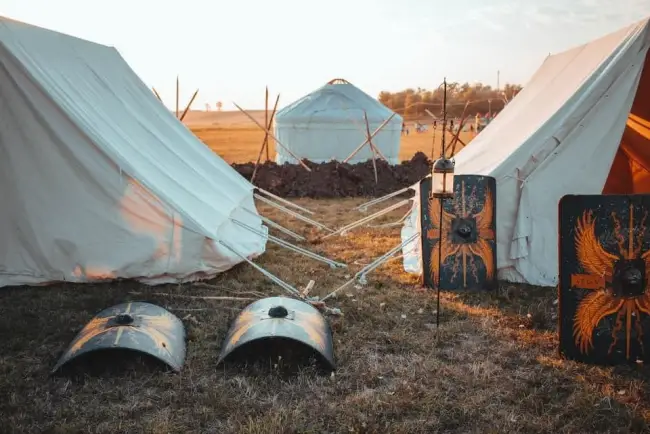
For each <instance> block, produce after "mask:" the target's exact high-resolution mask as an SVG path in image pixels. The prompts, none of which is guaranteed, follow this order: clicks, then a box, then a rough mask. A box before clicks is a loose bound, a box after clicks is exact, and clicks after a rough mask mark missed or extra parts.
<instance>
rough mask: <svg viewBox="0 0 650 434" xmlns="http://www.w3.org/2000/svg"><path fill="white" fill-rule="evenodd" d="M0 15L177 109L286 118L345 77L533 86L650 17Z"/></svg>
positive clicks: (66, 2)
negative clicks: (238, 109)
mask: <svg viewBox="0 0 650 434" xmlns="http://www.w3.org/2000/svg"><path fill="white" fill-rule="evenodd" d="M0 15H2V16H5V17H9V18H13V19H16V20H19V21H24V22H27V23H29V24H34V25H37V26H41V27H45V28H48V29H52V30H56V31H59V32H63V33H67V34H70V35H73V36H77V37H80V38H83V39H87V40H90V41H94V42H98V43H101V44H105V45H110V46H114V47H115V48H117V49H118V50H119V52H120V53H121V54H122V56H123V57H124V58H125V59H126V61H127V62H128V63H129V64H130V65H131V67H132V68H133V69H134V70H135V72H136V73H137V74H138V75H139V76H140V78H141V79H142V80H143V81H144V82H145V83H146V84H147V85H149V86H153V87H155V88H156V89H157V90H158V92H159V93H160V94H161V96H162V98H163V100H164V102H165V103H166V105H168V106H169V107H172V106H173V105H174V104H175V86H176V76H177V75H178V76H180V88H181V92H180V94H181V98H180V100H181V105H184V104H185V103H187V101H188V100H189V99H190V96H191V95H192V93H193V92H194V90H196V88H199V95H198V97H197V99H196V102H195V103H194V104H193V108H194V109H199V110H201V109H204V108H205V104H206V103H210V104H211V105H212V106H213V107H214V104H215V103H216V102H217V101H221V102H222V103H223V109H224V110H231V109H234V106H233V104H232V103H233V102H236V103H237V104H239V105H240V106H242V107H244V108H246V109H259V108H263V107H264V89H265V86H268V87H269V92H270V100H271V102H270V104H272V103H273V101H274V100H275V96H276V95H277V93H280V94H281V96H280V107H282V106H284V105H287V104H290V103H291V102H293V101H294V100H296V99H298V98H300V97H302V96H304V95H306V94H307V93H309V92H311V91H313V90H315V89H317V88H318V87H320V86H322V85H323V84H325V83H326V82H327V81H329V80H330V79H332V78H344V79H346V80H348V81H349V82H351V83H353V84H354V85H356V86H357V87H359V88H361V89H362V90H364V91H365V92H367V93H368V94H370V95H372V96H374V97H377V96H378V94H379V92H380V91H382V90H388V91H399V90H403V89H405V88H408V87H412V88H417V87H422V88H428V89H431V88H436V87H438V85H439V84H440V83H441V82H442V80H443V78H444V77H446V78H447V80H448V81H450V82H453V81H457V82H460V83H463V82H470V83H472V82H476V81H480V82H482V83H484V84H489V85H492V86H496V85H497V71H500V83H501V85H503V84H505V83H508V82H509V83H518V84H523V85H525V83H526V82H527V80H528V79H529V78H530V77H531V76H532V74H533V73H534V72H535V70H536V69H537V67H539V65H540V64H541V63H542V61H543V60H544V58H545V57H546V56H547V55H548V54H549V53H557V52H560V51H564V50H566V49H569V48H571V47H573V46H576V45H580V44H583V43H586V42H588V41H590V40H592V39H595V38H598V37H600V36H603V35H605V34H607V33H610V32H612V31H615V30H617V29H619V28H621V27H624V26H627V25H629V24H632V23H634V22H636V21H639V20H641V19H643V18H645V17H647V16H650V1H648V0H452V1H449V0H445V1H442V0H400V1H397V2H396V1H395V0H329V1H328V2H315V1H305V0H274V1H269V0H231V1H224V0H183V1H174V2H172V1H169V0H112V1H93V0H56V1H53V0H0Z"/></svg>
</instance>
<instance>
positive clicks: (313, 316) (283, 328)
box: [217, 297, 336, 370]
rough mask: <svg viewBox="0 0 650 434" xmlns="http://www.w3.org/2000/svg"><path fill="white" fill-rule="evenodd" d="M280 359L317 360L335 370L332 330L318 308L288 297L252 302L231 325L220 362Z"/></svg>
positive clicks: (301, 361) (323, 365)
mask: <svg viewBox="0 0 650 434" xmlns="http://www.w3.org/2000/svg"><path fill="white" fill-rule="evenodd" d="M278 358H282V359H284V360H286V361H290V362H293V363H296V364H302V363H304V362H309V361H310V360H313V361H315V362H317V364H319V365H320V366H321V367H322V368H326V369H327V370H334V369H335V367H336V365H335V362H334V348H333V344H332V332H331V329H330V327H329V324H328V323H327V322H326V321H325V318H323V316H322V315H321V313H320V312H319V311H318V309H316V308H314V307H313V306H312V305H310V304H309V303H305V302H304V301H300V300H296V299H293V298H288V297H269V298H263V299H261V300H257V301H255V302H253V303H251V304H250V305H248V306H247V307H246V308H244V310H243V311H242V312H241V313H240V314H239V316H238V317H237V318H236V319H235V321H234V322H233V324H232V326H231V327H230V331H229V332H228V335H227V336H226V339H225V341H224V343H223V345H222V348H221V353H220V354H219V360H218V361H217V365H219V364H221V363H222V362H228V361H233V362H235V361H238V362H239V361H266V360H269V359H272V360H278Z"/></svg>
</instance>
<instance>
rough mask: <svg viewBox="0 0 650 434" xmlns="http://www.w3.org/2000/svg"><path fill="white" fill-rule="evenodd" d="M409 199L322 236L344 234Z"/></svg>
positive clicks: (404, 203)
mask: <svg viewBox="0 0 650 434" xmlns="http://www.w3.org/2000/svg"><path fill="white" fill-rule="evenodd" d="M410 201H411V199H405V200H403V201H401V202H398V203H396V204H394V205H391V206H389V207H388V208H384V209H383V210H381V211H377V212H376V213H374V214H371V215H369V216H367V217H364V218H362V219H360V220H357V221H355V222H352V223H350V224H349V225H346V226H343V227H342V228H340V229H337V230H336V231H334V232H332V233H330V234H327V235H325V236H324V237H323V239H326V238H329V237H331V236H333V235H338V234H340V235H344V234H345V233H346V232H348V231H350V230H352V229H354V228H357V227H359V226H362V225H364V224H366V223H368V222H369V221H371V220H374V219H376V218H377V217H381V216H382V215H384V214H388V213H389V212H391V211H393V210H396V209H397V208H400V207H402V206H404V205H406V204H407V203H409V202H410Z"/></svg>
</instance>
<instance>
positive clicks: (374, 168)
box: [363, 110, 379, 185]
mask: <svg viewBox="0 0 650 434" xmlns="http://www.w3.org/2000/svg"><path fill="white" fill-rule="evenodd" d="M363 119H364V120H365V121H366V137H367V138H368V144H369V145H370V150H371V151H372V169H373V170H374V171H375V185H377V184H378V183H379V178H378V177H377V160H375V146H374V145H373V144H372V140H371V139H370V124H369V123H368V114H367V113H366V111H365V110H364V111H363Z"/></svg>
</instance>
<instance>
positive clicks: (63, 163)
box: [0, 18, 266, 286]
mask: <svg viewBox="0 0 650 434" xmlns="http://www.w3.org/2000/svg"><path fill="white" fill-rule="evenodd" d="M252 189H253V187H252V185H251V184H250V183H248V182H247V181H246V180H245V179H244V178H243V177H241V176H240V175H239V174H237V173H236V172H235V171H234V170H233V169H232V168H231V167H230V166H229V165H228V164H227V163H225V162H224V161H223V160H221V159H220V158H219V157H218V156H217V155H215V154H214V153H213V152H211V151H210V150H209V149H208V148H207V147H206V146H205V145H203V144H202V143H201V142H200V141H199V140H198V139H197V138H196V137H195V136H194V135H193V134H192V133H191V132H190V131H189V130H187V129H186V127H185V126H183V125H182V124H181V123H180V122H179V121H178V120H177V119H176V118H175V117H174V116H173V115H172V114H171V113H170V111H169V110H167V109H166V108H165V107H164V106H163V105H162V104H161V103H160V102H159V101H158V100H157V99H156V97H155V96H154V95H153V94H152V92H151V91H150V90H149V89H148V88H147V86H146V85H145V84H144V83H143V82H142V81H141V80H140V79H139V78H138V76H137V75H136V74H135V73H134V71H133V70H132V69H131V68H130V67H129V66H128V65H127V63H126V62H125V61H124V59H123V58H122V57H121V56H120V54H119V53H118V52H117V50H116V49H114V48H112V47H108V46H103V45H99V44H95V43H92V42H88V41H84V40H81V39H77V38H74V37H71V36H67V35H64V34H61V33H56V32H53V31H49V30H45V29H42V28H38V27H34V26H31V25H27V24H24V23H20V22H16V21H13V20H10V19H6V18H0V286H7V285H21V284H28V285H29V284H31V285H34V284H46V283H49V282H53V281H72V282H88V281H94V280H101V279H115V278H135V279H139V280H141V281H143V282H146V283H151V284H155V283H162V282H176V281H181V280H185V279H193V278H197V277H209V276H211V275H214V274H216V273H219V272H222V271H224V270H226V269H228V268H231V267H232V266H234V265H235V264H237V263H239V262H241V261H242V260H243V259H242V257H248V258H251V257H254V256H256V255H259V254H261V253H263V252H264V249H265V245H266V239H265V238H264V237H263V236H261V235H260V234H259V233H258V234H255V233H251V232H250V231H247V230H246V229H243V228H241V226H239V225H236V224H234V223H233V222H232V221H231V220H230V218H231V217H235V218H236V219H237V220H239V221H241V222H244V223H246V224H247V225H249V226H251V227H255V228H257V229H258V230H260V231H265V229H266V228H265V226H263V225H262V222H261V220H260V217H259V214H258V213H257V211H256V209H255V204H254V200H253V191H252ZM263 233H265V232H263ZM233 250H234V251H233ZM240 255H241V256H240Z"/></svg>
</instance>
